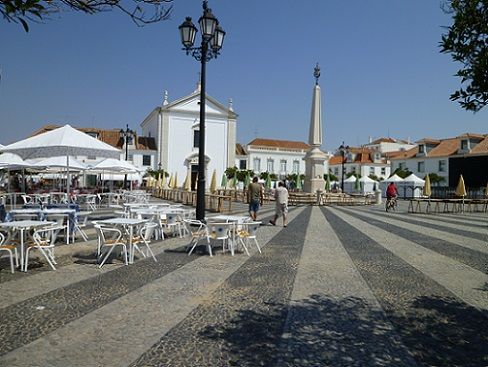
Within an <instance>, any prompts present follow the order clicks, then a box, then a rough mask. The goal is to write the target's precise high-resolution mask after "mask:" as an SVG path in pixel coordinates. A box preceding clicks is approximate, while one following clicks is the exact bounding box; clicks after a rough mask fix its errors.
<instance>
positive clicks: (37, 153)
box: [2, 125, 120, 193]
mask: <svg viewBox="0 0 488 367" xmlns="http://www.w3.org/2000/svg"><path fill="white" fill-rule="evenodd" d="M2 151H4V152H11V153H15V154H18V155H19V156H20V157H22V158H23V159H34V158H43V157H56V156H64V157H66V167H67V177H68V179H67V188H66V190H67V192H68V193H69V183H70V182H69V181H70V180H69V171H70V158H69V157H70V155H73V156H77V155H90V156H96V157H110V158H118V157H120V150H119V149H117V148H114V147H112V146H111V145H108V144H106V143H104V142H102V141H100V140H97V139H95V138H93V137H91V136H89V135H88V134H85V133H84V132H81V131H79V130H76V129H74V128H72V127H71V126H70V125H65V126H63V127H60V128H58V129H55V130H51V131H48V132H45V133H43V134H39V135H36V136H32V137H30V138H27V139H24V140H21V141H18V142H16V143H13V144H10V145H7V146H5V147H4V148H3V149H2Z"/></svg>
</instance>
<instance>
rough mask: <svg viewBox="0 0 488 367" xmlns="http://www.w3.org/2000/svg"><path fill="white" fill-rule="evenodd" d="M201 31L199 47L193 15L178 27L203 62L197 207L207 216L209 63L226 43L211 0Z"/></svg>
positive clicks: (187, 48)
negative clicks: (211, 5) (196, 41)
mask: <svg viewBox="0 0 488 367" xmlns="http://www.w3.org/2000/svg"><path fill="white" fill-rule="evenodd" d="M198 23H199V25H200V32H201V38H202V39H201V43H200V46H199V47H194V46H193V44H194V43H195V36H196V34H197V31H198V30H197V27H195V25H194V24H193V22H192V21H191V17H186V19H185V21H184V22H183V23H182V24H181V25H180V26H179V27H178V28H179V30H180V35H181V43H183V46H184V48H183V50H185V51H186V54H187V55H192V56H193V57H194V58H195V59H196V60H198V61H200V62H201V72H200V79H201V80H200V84H201V86H200V125H199V130H200V136H199V140H198V187H197V209H196V218H197V219H198V220H204V219H205V79H206V73H205V72H206V63H207V61H210V60H211V59H212V58H216V57H217V56H218V55H219V54H220V49H221V48H222V44H223V43H224V36H225V32H224V30H223V29H222V28H221V27H220V26H219V21H218V20H217V18H215V16H214V15H213V14H212V10H211V9H210V8H209V7H208V5H207V0H204V1H203V15H202V16H201V17H200V19H199V20H198Z"/></svg>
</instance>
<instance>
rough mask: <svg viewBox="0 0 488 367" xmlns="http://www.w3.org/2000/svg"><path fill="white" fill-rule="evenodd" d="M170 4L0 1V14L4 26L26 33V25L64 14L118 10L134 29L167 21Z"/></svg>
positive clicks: (154, 0)
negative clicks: (16, 26)
mask: <svg viewBox="0 0 488 367" xmlns="http://www.w3.org/2000/svg"><path fill="white" fill-rule="evenodd" d="M172 2H173V0H126V1H122V0H0V14H1V15H2V16H3V18H4V19H5V20H6V21H7V22H13V23H19V24H21V25H22V27H24V30H25V31H26V32H28V31H29V23H32V22H41V21H43V20H46V19H49V17H50V16H51V15H54V14H58V13H61V12H63V11H64V10H74V11H80V12H82V13H86V14H96V13H102V12H106V11H111V10H113V9H118V10H120V11H122V12H123V13H125V14H127V15H128V16H129V17H130V18H131V19H132V21H133V22H134V23H135V24H137V25H138V26H142V25H144V24H149V23H155V22H159V21H162V20H166V19H168V18H169V15H170V13H171V10H172V5H169V4H170V3H172Z"/></svg>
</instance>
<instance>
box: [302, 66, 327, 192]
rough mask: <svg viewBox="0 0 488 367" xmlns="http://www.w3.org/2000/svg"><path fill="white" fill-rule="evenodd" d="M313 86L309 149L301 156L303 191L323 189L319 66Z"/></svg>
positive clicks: (315, 71)
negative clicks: (303, 175) (303, 180)
mask: <svg viewBox="0 0 488 367" xmlns="http://www.w3.org/2000/svg"><path fill="white" fill-rule="evenodd" d="M313 75H314V77H315V86H314V89H313V97H312V113H311V116H310V130H309V135H308V144H309V145H310V149H309V150H308V152H307V154H306V155H305V157H304V158H303V159H304V160H305V184H304V186H303V190H304V191H305V192H310V193H316V192H317V190H324V187H325V181H324V162H325V160H326V159H327V155H326V154H325V153H324V152H322V151H321V150H320V146H321V145H322V101H321V96H320V86H319V78H320V67H319V64H318V63H317V65H316V66H315V69H314V73H313Z"/></svg>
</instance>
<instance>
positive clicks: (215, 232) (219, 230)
mask: <svg viewBox="0 0 488 367" xmlns="http://www.w3.org/2000/svg"><path fill="white" fill-rule="evenodd" d="M233 227H234V223H229V222H225V223H209V224H208V228H209V237H210V239H212V240H215V241H222V252H225V250H226V249H230V250H231V252H232V255H234V251H233V249H232V248H231V246H233V245H232V243H230V241H231V238H230V236H231V229H232V228H233Z"/></svg>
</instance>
